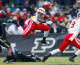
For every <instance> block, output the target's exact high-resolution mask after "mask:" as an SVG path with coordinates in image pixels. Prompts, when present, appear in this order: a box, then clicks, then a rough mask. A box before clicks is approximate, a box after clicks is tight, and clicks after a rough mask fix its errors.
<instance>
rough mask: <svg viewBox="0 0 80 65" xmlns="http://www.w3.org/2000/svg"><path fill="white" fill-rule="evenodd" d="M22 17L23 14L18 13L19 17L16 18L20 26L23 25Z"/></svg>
mask: <svg viewBox="0 0 80 65" xmlns="http://www.w3.org/2000/svg"><path fill="white" fill-rule="evenodd" d="M23 15H24V13H23V12H20V15H19V17H18V21H19V24H20V26H23V25H24V17H23Z"/></svg>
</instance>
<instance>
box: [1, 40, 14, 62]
mask: <svg viewBox="0 0 80 65" xmlns="http://www.w3.org/2000/svg"><path fill="white" fill-rule="evenodd" d="M2 46H4V47H6V48H7V50H8V55H7V63H13V62H12V61H11V53H12V48H11V46H10V42H8V41H7V40H6V42H4V43H3V44H2Z"/></svg>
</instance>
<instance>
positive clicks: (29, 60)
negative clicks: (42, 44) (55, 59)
mask: <svg viewBox="0 0 80 65" xmlns="http://www.w3.org/2000/svg"><path fill="white" fill-rule="evenodd" d="M22 55H23V58H24V59H25V61H27V62H36V60H34V59H33V58H31V57H29V56H26V55H24V54H22Z"/></svg>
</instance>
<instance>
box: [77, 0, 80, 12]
mask: <svg viewBox="0 0 80 65" xmlns="http://www.w3.org/2000/svg"><path fill="white" fill-rule="evenodd" d="M77 3H78V7H77V9H78V11H80V1H78V2H77Z"/></svg>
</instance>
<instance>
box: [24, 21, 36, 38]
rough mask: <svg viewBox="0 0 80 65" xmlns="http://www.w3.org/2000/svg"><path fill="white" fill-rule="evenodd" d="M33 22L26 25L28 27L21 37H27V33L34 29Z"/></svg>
mask: <svg viewBox="0 0 80 65" xmlns="http://www.w3.org/2000/svg"><path fill="white" fill-rule="evenodd" d="M33 25H34V22H33V21H31V22H30V23H29V25H28V27H27V28H26V29H25V30H24V32H23V33H22V37H25V36H27V35H28V34H29V33H31V31H32V30H33V29H34V26H33Z"/></svg>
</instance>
